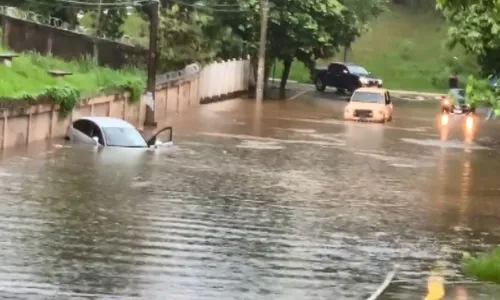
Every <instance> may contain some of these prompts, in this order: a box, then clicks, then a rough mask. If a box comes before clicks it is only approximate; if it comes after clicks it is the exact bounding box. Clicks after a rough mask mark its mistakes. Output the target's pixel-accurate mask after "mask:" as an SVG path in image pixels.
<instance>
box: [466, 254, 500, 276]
mask: <svg viewBox="0 0 500 300" xmlns="http://www.w3.org/2000/svg"><path fill="white" fill-rule="evenodd" d="M462 269H463V272H464V273H465V274H466V275H467V276H471V277H474V278H476V279H478V280H481V281H488V282H493V283H500V248H496V249H494V250H492V251H491V252H488V253H484V254H481V255H479V256H477V257H474V258H473V257H470V256H469V255H468V254H467V255H465V257H464V259H463V263H462Z"/></svg>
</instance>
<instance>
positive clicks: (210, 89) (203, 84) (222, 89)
mask: <svg viewBox="0 0 500 300" xmlns="http://www.w3.org/2000/svg"><path fill="white" fill-rule="evenodd" d="M250 71H251V70H250V61H249V60H248V59H233V60H229V61H222V62H213V63H211V64H209V65H206V66H204V67H203V69H202V70H201V72H200V77H199V78H200V82H199V91H200V98H201V99H207V98H215V97H221V96H225V95H228V94H231V93H235V92H242V91H245V90H247V89H248V86H249V80H251V76H250Z"/></svg>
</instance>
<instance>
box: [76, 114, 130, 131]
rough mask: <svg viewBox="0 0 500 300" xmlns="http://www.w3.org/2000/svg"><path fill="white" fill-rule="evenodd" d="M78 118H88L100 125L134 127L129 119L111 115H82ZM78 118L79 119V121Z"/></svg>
mask: <svg viewBox="0 0 500 300" xmlns="http://www.w3.org/2000/svg"><path fill="white" fill-rule="evenodd" d="M78 120H88V121H91V122H94V123H95V124H97V126H99V127H120V128H134V129H135V127H134V125H132V124H130V123H129V122H127V121H124V120H122V119H118V118H111V117H82V118H79V119H78ZM78 120H77V121H78Z"/></svg>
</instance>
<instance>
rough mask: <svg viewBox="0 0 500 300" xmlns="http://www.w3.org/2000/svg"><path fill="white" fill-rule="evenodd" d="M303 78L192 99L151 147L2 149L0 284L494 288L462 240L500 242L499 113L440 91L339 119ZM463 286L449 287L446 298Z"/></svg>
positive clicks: (395, 294)
mask: <svg viewBox="0 0 500 300" xmlns="http://www.w3.org/2000/svg"><path fill="white" fill-rule="evenodd" d="M332 98H333V94H328V93H327V94H324V95H318V94H315V93H313V92H311V93H309V94H305V95H302V96H300V97H297V98H295V99H294V100H291V101H286V102H277V101H269V102H264V103H262V104H260V105H257V104H256V103H254V102H253V101H250V100H231V101H225V102H219V103H214V104H209V105H204V106H202V107H201V108H199V109H197V110H192V111H190V112H189V113H186V114H184V115H179V116H177V118H178V120H176V121H175V124H174V125H175V127H174V128H175V131H174V138H175V144H174V146H171V147H166V148H164V149H159V150H156V151H149V150H148V151H142V150H137V149H112V148H109V149H95V148H93V147H86V146H76V145H71V144H68V143H65V142H64V141H55V142H53V143H51V144H49V145H45V144H44V145H40V146H33V147H30V148H29V149H27V150H26V149H15V150H13V151H10V152H9V153H4V155H3V158H2V160H1V161H0V189H1V190H2V193H0V232H1V236H2V239H0V261H1V264H0V298H6V299H7V298H9V299H68V298H71V299H180V300H185V299H211V300H216V299H217V300H219V299H367V298H368V297H369V295H370V294H371V293H372V292H374V291H375V290H376V289H377V288H378V286H379V285H380V284H381V283H382V281H383V280H384V278H385V276H386V275H387V273H389V272H390V271H391V270H393V269H394V268H395V267H396V266H397V268H398V269H397V270H398V271H397V273H396V276H395V278H394V280H395V282H394V283H393V284H391V285H390V286H389V288H388V289H387V291H386V293H385V294H384V295H382V297H381V298H380V299H422V298H423V297H424V296H425V294H426V284H427V278H428V276H429V272H430V270H431V269H432V268H433V267H434V266H436V265H440V266H441V267H442V268H443V275H444V279H445V281H447V282H450V283H448V284H447V285H446V290H447V293H448V296H447V297H448V298H447V299H459V298H455V295H457V294H460V293H462V294H463V293H466V294H468V295H469V296H468V297H469V298H467V299H492V297H493V298H495V296H494V295H497V296H498V295H500V292H499V290H500V289H498V288H496V287H495V286H490V285H486V284H464V283H452V282H453V281H463V280H466V278H464V276H463V275H462V273H461V272H460V266H459V260H460V256H461V253H462V251H478V250H484V249H488V248H489V247H491V246H492V245H496V244H497V243H499V242H500V222H499V220H500V202H499V199H500V197H499V196H500V181H499V179H498V170H500V159H499V158H500V152H499V150H500V145H499V144H500V143H499V142H498V141H500V134H499V129H500V125H498V124H497V123H494V122H489V123H486V124H484V122H483V121H481V120H480V119H477V120H476V126H475V128H474V130H473V131H472V132H469V133H468V132H467V131H466V129H465V127H464V124H465V122H464V120H463V119H462V118H460V117H452V118H451V119H450V121H449V124H448V126H446V128H442V126H440V119H439V118H438V116H437V111H438V108H437V106H436V104H429V103H426V102H422V103H410V102H403V101H396V102H395V111H396V113H395V117H394V121H393V122H392V123H390V124H386V125H380V124H365V123H355V122H344V121H342V120H341V118H340V117H341V113H342V108H343V105H345V102H343V101H341V100H335V99H332ZM460 299H461V298H460Z"/></svg>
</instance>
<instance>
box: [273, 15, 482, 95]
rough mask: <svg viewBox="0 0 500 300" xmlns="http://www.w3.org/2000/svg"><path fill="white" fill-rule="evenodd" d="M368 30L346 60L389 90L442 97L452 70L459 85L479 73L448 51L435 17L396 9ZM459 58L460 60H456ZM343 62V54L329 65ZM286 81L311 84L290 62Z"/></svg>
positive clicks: (458, 51) (462, 56) (300, 67)
mask: <svg viewBox="0 0 500 300" xmlns="http://www.w3.org/2000/svg"><path fill="white" fill-rule="evenodd" d="M370 27H371V30H370V31H369V32H367V33H365V34H364V35H362V36H361V37H360V38H359V39H358V40H356V41H355V43H354V44H353V46H352V51H350V52H349V54H348V58H347V60H348V61H350V62H353V63H357V64H360V65H362V66H364V67H365V68H366V69H367V70H368V71H370V72H372V73H373V74H374V75H377V76H380V77H381V78H382V79H383V80H384V85H385V86H386V87H388V88H391V89H399V90H414V91H428V92H434V91H443V90H446V88H447V78H448V76H449V75H450V73H451V67H454V68H457V69H458V70H459V78H460V83H461V84H465V80H466V78H467V75H468V74H471V73H472V74H475V73H477V65H476V63H475V59H474V58H473V57H470V56H468V55H466V54H465V52H464V51H463V49H462V48H459V47H457V48H456V49H454V50H452V51H450V50H448V49H447V48H446V47H445V45H444V42H445V40H446V35H447V30H448V29H447V27H446V24H445V21H444V20H443V19H442V18H441V17H440V16H438V15H437V14H436V13H435V12H432V13H415V12H411V11H408V10H406V9H404V8H401V7H398V6H391V7H390V11H388V12H386V13H384V14H382V15H381V16H380V17H379V18H378V19H377V20H374V21H373V22H372V23H371V24H370ZM453 57H457V58H458V60H454V58H453ZM330 61H343V53H339V54H338V55H337V56H336V57H334V58H332V59H331V60H326V61H319V62H318V65H326V64H328V63H329V62H330ZM281 70H282V65H281V64H277V66H276V73H275V77H277V78H279V77H281ZM290 80H296V81H300V82H309V81H310V80H309V72H308V70H307V69H306V67H305V66H304V65H303V64H301V63H299V62H294V64H293V65H292V70H291V72H290Z"/></svg>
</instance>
